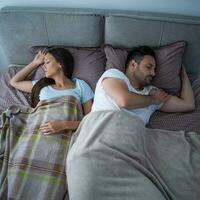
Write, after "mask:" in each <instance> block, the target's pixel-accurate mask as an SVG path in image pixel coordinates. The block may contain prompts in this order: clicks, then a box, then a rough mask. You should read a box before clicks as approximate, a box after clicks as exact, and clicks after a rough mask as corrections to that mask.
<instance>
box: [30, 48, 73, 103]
mask: <svg viewBox="0 0 200 200" xmlns="http://www.w3.org/2000/svg"><path fill="white" fill-rule="evenodd" d="M46 53H49V54H51V55H52V56H53V57H54V58H55V59H56V61H57V62H58V63H60V65H61V66H62V69H63V72H64V74H65V76H66V77H67V78H69V79H71V78H72V73H73V69H74V59H73V56H72V54H71V53H70V52H69V51H68V50H67V49H64V48H52V47H51V48H49V49H48V48H47V49H46ZM54 83H55V81H54V80H53V79H52V78H46V77H44V78H42V79H40V80H39V81H38V82H37V83H36V84H35V85H34V86H33V88H32V91H31V103H32V107H35V106H36V105H37V104H38V102H39V95H40V91H41V89H42V88H43V87H46V86H48V85H52V84H54Z"/></svg>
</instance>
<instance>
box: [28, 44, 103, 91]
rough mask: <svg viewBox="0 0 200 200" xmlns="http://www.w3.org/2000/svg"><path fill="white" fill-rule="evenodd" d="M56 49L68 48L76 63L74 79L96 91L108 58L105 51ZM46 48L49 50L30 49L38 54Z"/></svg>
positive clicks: (78, 48)
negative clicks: (81, 81)
mask: <svg viewBox="0 0 200 200" xmlns="http://www.w3.org/2000/svg"><path fill="white" fill-rule="evenodd" d="M51 47H52V46H51ZM55 47H62V48H66V49H68V50H69V51H70V52H71V54H72V55H73V57H74V62H75V63H74V72H73V77H77V78H79V79H83V80H85V81H86V82H87V83H88V84H89V85H90V86H91V88H92V90H93V91H94V90H95V87H96V83H97V81H98V79H99V78H100V77H101V75H102V74H103V72H104V70H105V65H106V56H105V53H104V51H103V50H102V49H101V48H83V47H77V48H76V47H66V46H55ZM44 48H47V46H33V47H31V48H30V51H31V52H32V53H34V54H36V53H37V52H38V51H39V50H42V49H44ZM42 76H43V75H42Z"/></svg>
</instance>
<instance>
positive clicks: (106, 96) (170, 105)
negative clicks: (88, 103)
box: [92, 46, 195, 125]
mask: <svg viewBox="0 0 200 200" xmlns="http://www.w3.org/2000/svg"><path fill="white" fill-rule="evenodd" d="M155 69H156V58H155V53H154V51H153V50H152V49H151V48H150V47H148V46H141V47H136V48H134V49H133V50H132V51H131V52H130V53H129V54H128V56H127V60H126V65H125V73H122V72H121V71H119V70H117V69H110V70H107V71H106V72H105V73H104V74H103V75H102V76H101V78H100V79H99V81H98V83H97V86H96V90H95V96H94V103H93V107H92V111H99V110H120V109H124V110H125V111H127V112H130V113H131V114H133V115H137V116H138V117H140V118H141V119H142V120H143V121H144V123H145V125H146V124H147V123H148V121H149V118H150V117H151V115H152V114H153V112H154V111H156V110H158V109H159V110H161V111H163V112H187V111H192V110H194V109H195V103H194V96H193V91H192V88H191V85H190V82H189V80H188V76H187V74H186V71H185V69H184V67H182V71H181V80H182V90H181V95H180V97H177V96H172V95H169V94H167V93H166V92H165V91H163V90H161V89H158V88H156V87H154V86H151V85H150V84H151V81H152V79H153V77H154V76H155Z"/></svg>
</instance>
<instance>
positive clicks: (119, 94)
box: [102, 78, 168, 109]
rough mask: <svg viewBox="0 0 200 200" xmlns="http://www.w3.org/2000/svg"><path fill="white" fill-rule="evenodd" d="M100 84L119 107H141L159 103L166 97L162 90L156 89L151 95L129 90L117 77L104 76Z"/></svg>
mask: <svg viewBox="0 0 200 200" xmlns="http://www.w3.org/2000/svg"><path fill="white" fill-rule="evenodd" d="M102 86H103V88H104V90H105V92H106V93H107V95H108V96H110V97H111V98H112V99H113V100H114V101H115V102H116V104H117V105H118V106H119V107H121V108H127V109H135V108H143V107H146V106H148V105H151V104H161V103H163V102H165V101H166V100H167V99H168V94H167V93H165V92H164V91H162V90H156V91H154V92H153V93H152V95H139V94H136V93H134V92H130V91H129V90H128V87H127V85H126V83H125V82H124V81H123V80H121V79H118V78H105V79H104V80H103V81H102Z"/></svg>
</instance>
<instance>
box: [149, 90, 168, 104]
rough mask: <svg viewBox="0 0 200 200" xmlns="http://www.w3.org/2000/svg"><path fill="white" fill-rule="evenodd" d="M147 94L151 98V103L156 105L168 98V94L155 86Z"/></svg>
mask: <svg viewBox="0 0 200 200" xmlns="http://www.w3.org/2000/svg"><path fill="white" fill-rule="evenodd" d="M149 95H150V96H151V98H152V101H153V102H152V104H157V105H159V104H161V103H165V102H166V101H167V100H168V99H169V98H170V96H169V95H168V94H167V93H166V92H165V91H163V90H161V89H156V88H153V89H151V91H150V92H149Z"/></svg>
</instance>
